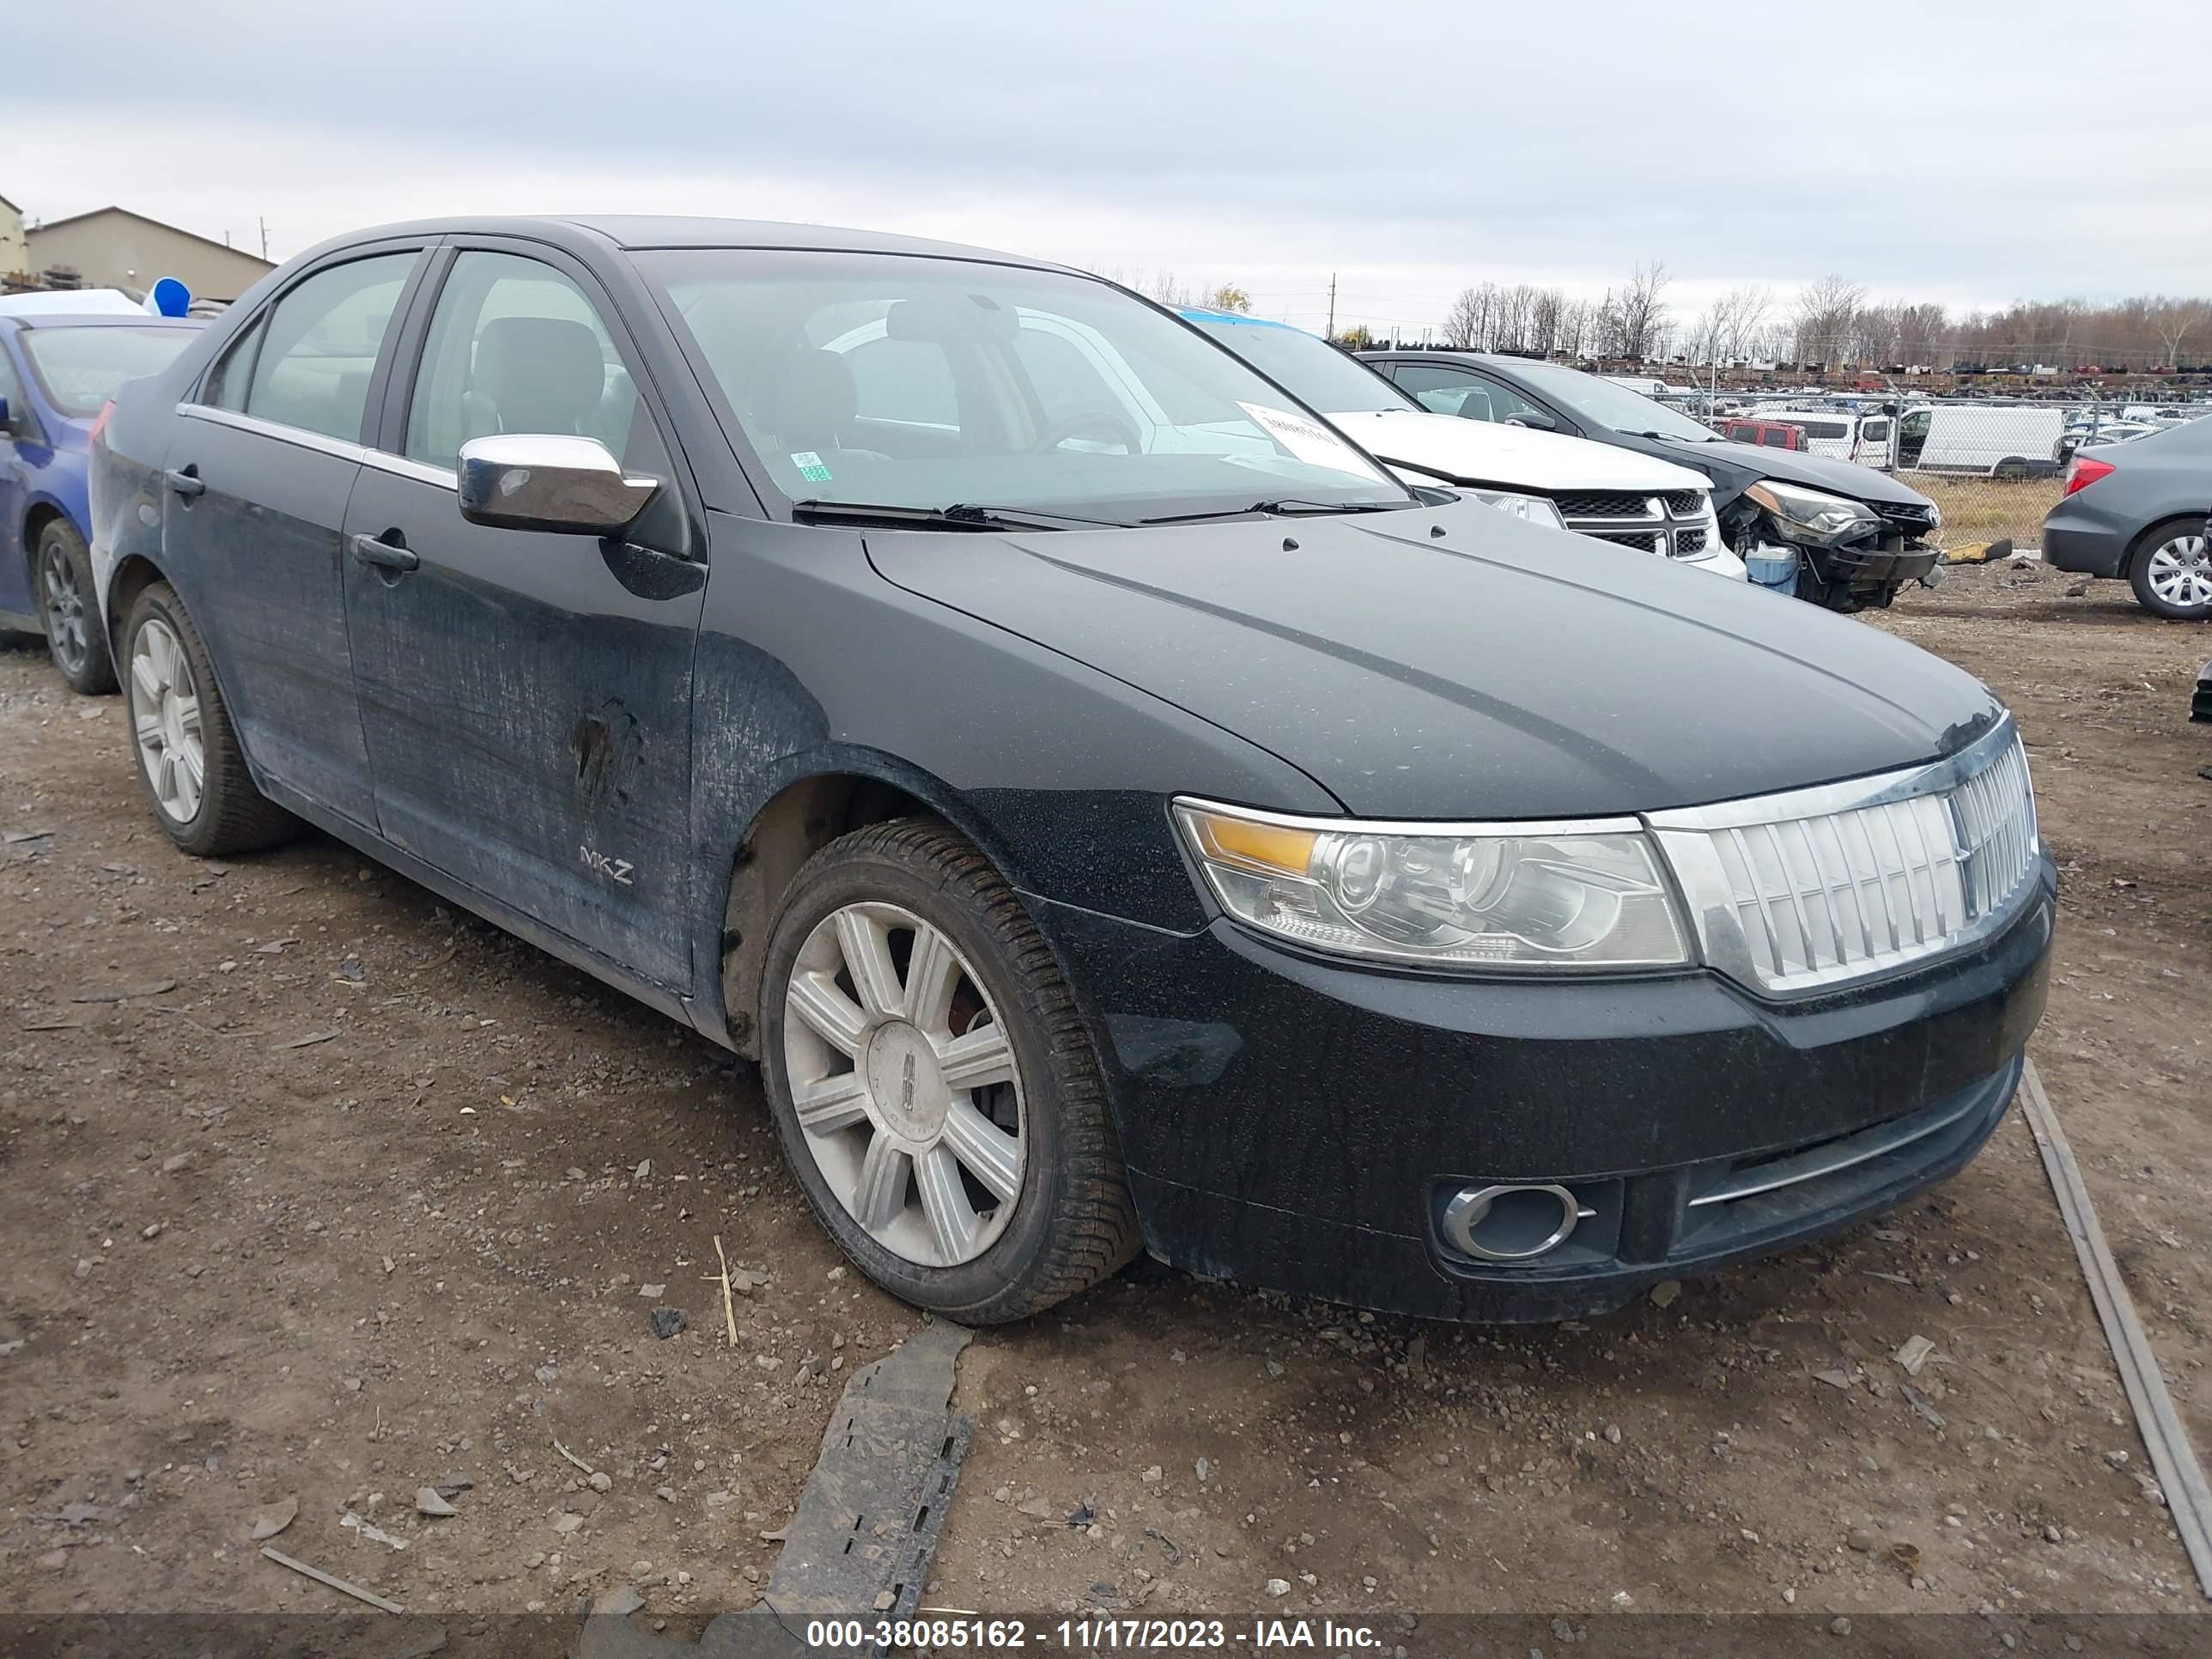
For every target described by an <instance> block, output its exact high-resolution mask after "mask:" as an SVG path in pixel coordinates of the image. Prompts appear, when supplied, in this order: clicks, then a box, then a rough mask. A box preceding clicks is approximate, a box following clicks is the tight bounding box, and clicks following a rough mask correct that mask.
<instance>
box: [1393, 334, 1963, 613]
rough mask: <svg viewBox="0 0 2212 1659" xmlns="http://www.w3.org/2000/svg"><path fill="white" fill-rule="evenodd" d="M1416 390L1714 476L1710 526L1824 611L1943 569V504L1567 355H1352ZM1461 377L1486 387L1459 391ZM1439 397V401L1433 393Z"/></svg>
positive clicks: (1861, 606) (1869, 600)
mask: <svg viewBox="0 0 2212 1659" xmlns="http://www.w3.org/2000/svg"><path fill="white" fill-rule="evenodd" d="M1360 355H1361V356H1363V357H1364V358H1366V360H1367V361H1368V362H1371V363H1373V364H1374V365H1375V367H1376V368H1379V369H1381V370H1382V371H1383V373H1384V374H1388V375H1389V376H1390V378H1391V379H1392V380H1395V381H1397V382H1398V384H1399V385H1400V386H1403V387H1404V388H1405V389H1406V390H1407V391H1408V392H1412V393H1413V395H1414V396H1415V397H1417V398H1419V397H1422V396H1423V395H1424V394H1425V393H1435V394H1437V396H1438V397H1439V398H1449V405H1448V406H1449V408H1450V409H1451V410H1453V411H1455V412H1457V413H1461V414H1463V415H1466V416H1469V417H1471V418H1476V419H1486V420H1489V419H1494V420H1499V421H1506V422H1514V423H1516V424H1519V425H1522V426H1528V427H1534V428H1537V429H1538V430H1540V431H1544V432H1561V433H1565V434H1567V435H1570V436H1572V437H1581V438H1589V439H1590V440H1592V441H1595V442H1597V443H1603V444H1611V445H1613V446H1614V447H1617V448H1622V449H1633V450H1637V451H1639V452H1640V453H1644V454H1647V455H1656V456H1658V457H1659V458H1660V459H1662V460H1669V461H1673V462H1674V463H1675V464H1676V465H1680V466H1686V467H1692V468H1694V469H1696V470H1697V471H1699V472H1702V473H1704V474H1705V476H1706V477H1709V478H1711V480H1712V481H1713V506H1714V507H1715V509H1716V510H1717V512H1718V513H1719V515H1720V522H1721V535H1722V538H1723V539H1724V540H1725V541H1726V542H1727V543H1728V544H1729V547H1730V549H1732V550H1734V551H1735V555H1736V556H1737V557H1739V558H1741V560H1743V562H1744V563H1745V565H1746V567H1747V568H1748V570H1749V572H1750V577H1751V580H1753V582H1756V583H1759V584H1760V585H1762V586H1769V587H1776V588H1779V589H1781V590H1782V591H1784V592H1791V593H1795V594H1796V596H1797V597H1798V598H1799V599H1808V600H1810V601H1811V602H1812V603H1813V604H1814V605H1821V606H1824V607H1825V608H1826V609H1827V610H1830V611H1863V610H1867V609H1869V608H1870V607H1881V606H1884V605H1888V604H1889V603H1890V602H1891V601H1892V600H1893V599H1895V598H1896V597H1897V594H1898V592H1899V589H1900V588H1902V587H1904V586H1905V584H1906V583H1907V582H1916V581H1917V582H1921V583H1923V584H1925V585H1926V586H1931V587H1932V586H1936V584H1937V583H1938V582H1940V581H1941V580H1942V577H1943V562H1942V558H1943V556H1942V551H1941V549H1940V546H1939V543H1940V537H1941V532H1942V527H1943V514H1942V509H1940V508H1939V507H1937V506H1936V503H1935V502H1934V501H1930V500H1929V499H1928V497H1927V496H1925V495H1922V494H1921V493H1920V492H1919V491H1918V490H1917V489H1913V488H1911V486H1910V485H1909V484H1904V483H1899V482H1898V481H1897V480H1896V479H1895V478H1893V477H1890V476H1889V475H1888V474H1887V473H1883V472H1878V471H1875V470H1874V469H1873V468H1872V467H1865V466H1857V465H1853V464H1851V463H1850V462H1849V461H1838V460H1832V459H1828V458H1827V457H1826V456H1821V455H1814V454H1809V453H1807V452H1805V451H1803V450H1790V449H1770V448H1767V447H1764V446H1761V445H1756V444H1740V443H1731V442H1729V441H1728V440H1726V439H1724V438H1722V437H1720V436H1719V435H1717V434H1716V433H1714V432H1713V430H1712V429H1711V428H1709V427H1705V426H1703V425H1700V424H1699V422H1696V421H1693V420H1692V419H1691V418H1690V417H1689V416H1686V415H1684V414H1681V413H1679V412H1678V411H1676V410H1672V409H1669V408H1668V407H1667V406H1666V405H1665V404H1661V403H1658V402H1656V401H1655V400H1654V399H1652V398H1647V397H1644V395H1643V394H1642V393H1641V392H1635V391H1633V390H1632V389H1630V388H1629V387H1627V386H1621V385H1619V384H1617V383H1616V382H1614V381H1612V380H1605V379H1603V378H1601V377H1600V376H1598V375H1595V374H1585V373H1584V372H1583V370H1581V369H1578V368H1568V367H1567V366H1566V365H1565V364H1564V363H1547V362H1534V361H1531V360H1529V359H1527V358H1522V357H1512V356H1500V355H1497V354H1493V353H1487V352H1470V351H1442V350H1433V349H1429V350H1418V351H1369V352H1362V353H1361V354H1360ZM1469 388H1472V389H1474V390H1476V391H1479V392H1482V393H1483V395H1482V396H1481V397H1480V398H1474V397H1468V396H1467V395H1465V394H1466V392H1468V389H1469ZM1436 406H1437V407H1438V408H1443V407H1446V406H1447V405H1446V404H1443V403H1442V402H1439V403H1438V404H1437V405H1436Z"/></svg>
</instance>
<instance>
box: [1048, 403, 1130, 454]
mask: <svg viewBox="0 0 2212 1659" xmlns="http://www.w3.org/2000/svg"><path fill="white" fill-rule="evenodd" d="M1085 435H1089V436H1091V437H1094V438H1095V437H1100V436H1103V437H1106V438H1109V439H1110V440H1112V441H1114V442H1115V443H1118V444H1120V445H1121V447H1122V448H1124V449H1126V450H1127V451H1128V452H1129V453H1130V454H1132V455H1136V454H1141V453H1143V451H1144V447H1145V441H1144V440H1143V439H1142V438H1141V437H1139V435H1138V434H1137V428H1135V427H1133V426H1131V425H1130V424H1129V423H1128V422H1127V421H1125V420H1123V419H1122V418H1121V416H1119V415H1109V414H1108V413H1107V412H1106V411H1105V410H1103V409H1098V410H1087V411H1085V413H1083V414H1080V415H1071V416H1068V417H1067V418H1066V420H1064V421H1054V422H1053V423H1052V424H1051V425H1050V426H1048V427H1047V428H1045V430H1044V433H1043V435H1042V436H1041V437H1039V438H1038V440H1037V441H1036V442H1035V443H1033V444H1031V445H1030V453H1033V454H1042V453H1045V452H1047V451H1048V450H1054V449H1057V448H1059V447H1060V445H1062V444H1064V443H1066V441H1068V440H1069V439H1070V438H1080V437H1083V436H1085Z"/></svg>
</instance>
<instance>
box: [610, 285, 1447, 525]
mask: <svg viewBox="0 0 2212 1659" xmlns="http://www.w3.org/2000/svg"><path fill="white" fill-rule="evenodd" d="M635 258H636V262H637V264H638V265H639V267H640V268H641V270H644V271H645V273H646V274H647V276H648V277H650V278H651V279H653V281H654V282H656V283H659V286H660V287H661V289H663V290H664V292H665V295H666V296H667V300H668V302H669V304H670V307H671V309H672V311H673V313H674V314H675V315H676V316H677V317H678V318H680V319H682V323H683V325H684V327H685V328H687V329H688V330H689V331H690V336H691V339H692V342H693V343H694V344H695V345H696V350H697V355H698V356H699V358H700V359H701V360H702V362H704V364H705V365H706V367H707V368H708V370H709V372H711V374H713V376H714V380H715V381H716V382H717V383H718V385H719V386H720V390H721V393H722V396H723V398H725V399H726V402H727V404H728V405H729V412H730V414H731V416H733V417H734V418H735V421H736V422H737V425H738V428H741V429H742V431H743V434H744V441H745V442H746V443H747V444H749V445H750V447H751V448H752V450H753V452H754V453H756V454H757V456H758V457H759V458H760V460H761V461H762V463H763V465H764V466H765V467H766V469H767V471H768V475H769V479H770V480H771V481H772V482H773V483H775V487H776V488H777V489H781V491H783V492H784V494H785V495H788V496H789V497H791V498H792V499H793V501H842V502H850V503H854V504H867V505H874V506H884V507H908V508H923V509H928V508H940V507H951V506H956V505H958V506H975V507H993V508H1005V509H1014V508H1021V507H1030V508H1035V509H1038V510H1041V511H1044V512H1050V513H1060V514H1063V515H1065V516H1067V517H1071V518H1083V519H1096V520H1105V521H1109V522H1112V523H1120V524H1133V523H1136V522H1139V521H1141V520H1146V519H1154V518H1170V517H1176V516H1182V515H1185V514H1189V515H1202V514H1206V513H1230V512H1241V511H1246V510H1249V509H1251V508H1253V507H1255V506H1256V504H1257V503H1260V502H1261V501H1282V500H1285V499H1294V500H1296V501H1297V502H1298V503H1299V504H1300V505H1301V506H1303V507H1346V508H1349V507H1360V506H1375V505H1385V506H1390V507H1402V506H1410V505H1413V497H1412V496H1411V495H1408V494H1407V491H1406V490H1405V489H1404V488H1403V487H1402V486H1401V485H1399V484H1398V483H1395V481H1393V480H1392V479H1391V478H1390V477H1388V475H1386V474H1385V473H1383V471H1381V470H1380V469H1379V468H1377V467H1376V465H1374V463H1372V462H1370V460H1368V459H1366V457H1365V456H1364V455H1362V454H1361V453H1359V452H1358V450H1357V449H1356V448H1354V447H1352V445H1351V444H1349V443H1347V442H1346V441H1345V440H1344V439H1343V438H1341V437H1340V436H1338V435H1336V434H1335V433H1334V432H1333V431H1331V430H1330V429H1329V428H1328V427H1326V426H1324V425H1323V424H1322V423H1321V422H1318V421H1316V419H1315V418H1314V417H1313V416H1311V415H1310V414H1308V413H1307V412H1305V411H1304V410H1300V409H1298V408H1297V407H1296V406H1295V405H1291V406H1288V407H1286V406H1285V403H1286V400H1285V398H1284V396H1283V394H1282V393H1281V392H1278V391H1276V390H1275V389H1274V388H1273V386H1269V385H1267V383H1266V382H1265V381H1263V380H1261V379H1259V377H1258V376H1256V375H1255V374H1252V372H1251V371H1250V370H1249V369H1247V368H1245V367H1244V365H1243V363H1241V362H1238V361H1237V359H1236V358H1234V357H1231V356H1229V355H1228V354H1227V353H1225V352H1221V351H1217V350H1215V349H1213V347H1212V345H1210V344H1209V343H1207V342H1206V340H1204V339H1202V338H1201V337H1199V336H1198V335H1197V334H1196V333H1194V331H1191V330H1190V329H1188V328H1186V327H1184V326H1183V325H1182V324H1180V323H1178V322H1176V320H1175V319H1173V318H1171V317H1168V316H1165V315H1163V314H1162V313H1159V312H1158V311H1155V310H1153V309H1152V307H1149V306H1146V305H1145V304H1143V303H1142V302H1141V301H1137V300H1134V299H1132V298H1131V297H1130V296H1129V295H1126V294H1123V293H1121V292H1120V291H1118V290H1117V289H1113V288H1111V287H1109V286H1108V285H1107V284H1106V283H1101V282H1097V281H1093V280H1091V279H1089V278H1085V277H1080V276H1073V275H1069V274H1066V273H1063V272H1058V271H1049V270H1025V269H1022V268H1020V267H1017V266H1009V265H998V264H987V263H985V262H982V261H980V260H964V259H940V258H915V257H914V256H911V255H907V254H887V253H853V252H812V251H805V250H797V251H794V250H787V249H738V248H707V249H658V250H653V251H650V252H642V253H640V254H638V255H636V256H635Z"/></svg>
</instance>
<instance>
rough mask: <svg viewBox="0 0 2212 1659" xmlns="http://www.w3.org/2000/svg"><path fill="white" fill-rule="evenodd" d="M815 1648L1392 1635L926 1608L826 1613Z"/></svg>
mask: <svg viewBox="0 0 2212 1659" xmlns="http://www.w3.org/2000/svg"><path fill="white" fill-rule="evenodd" d="M806 1645H807V1648H808V1650H810V1651H816V1652H834V1651H835V1650H838V1649H840V1648H851V1649H856V1650H859V1649H867V1648H872V1647H887V1648H890V1650H893V1651H895V1652H906V1651H909V1650H916V1649H919V1650H921V1651H924V1652H929V1653H945V1652H957V1651H959V1650H963V1649H965V1650H969V1651H970V1652H978V1653H985V1654H990V1653H1013V1652H1018V1651H1023V1650H1030V1649H1036V1650H1054V1651H1059V1652H1066V1653H1105V1652H1114V1651H1122V1652H1146V1651H1155V1652H1173V1651H1176V1650H1192V1649H1208V1648H1217V1649H1220V1648H1243V1649H1248V1650H1255V1651H1263V1652H1264V1651H1269V1650H1303V1651H1304V1652H1308V1653H1382V1652H1384V1651H1386V1650H1388V1649H1389V1642H1388V1641H1387V1640H1386V1639H1385V1638H1383V1635H1382V1633H1381V1632H1378V1631H1376V1629H1375V1628H1374V1627H1373V1626H1369V1625H1361V1624H1339V1623H1337V1622H1336V1621H1335V1620H1333V1619H1252V1620H1226V1619H1113V1618H1095V1619H1061V1620H1052V1621H1043V1620H1039V1621H1036V1622H1032V1621H1030V1620H1025V1619H989V1618H985V1617H983V1616H981V1615H980V1614H972V1613H935V1614H932V1613H924V1614H922V1615H921V1617H919V1618H915V1619H899V1620H884V1619H879V1620H859V1619H824V1620H810V1621H809V1622H808V1624H807V1626H806Z"/></svg>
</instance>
